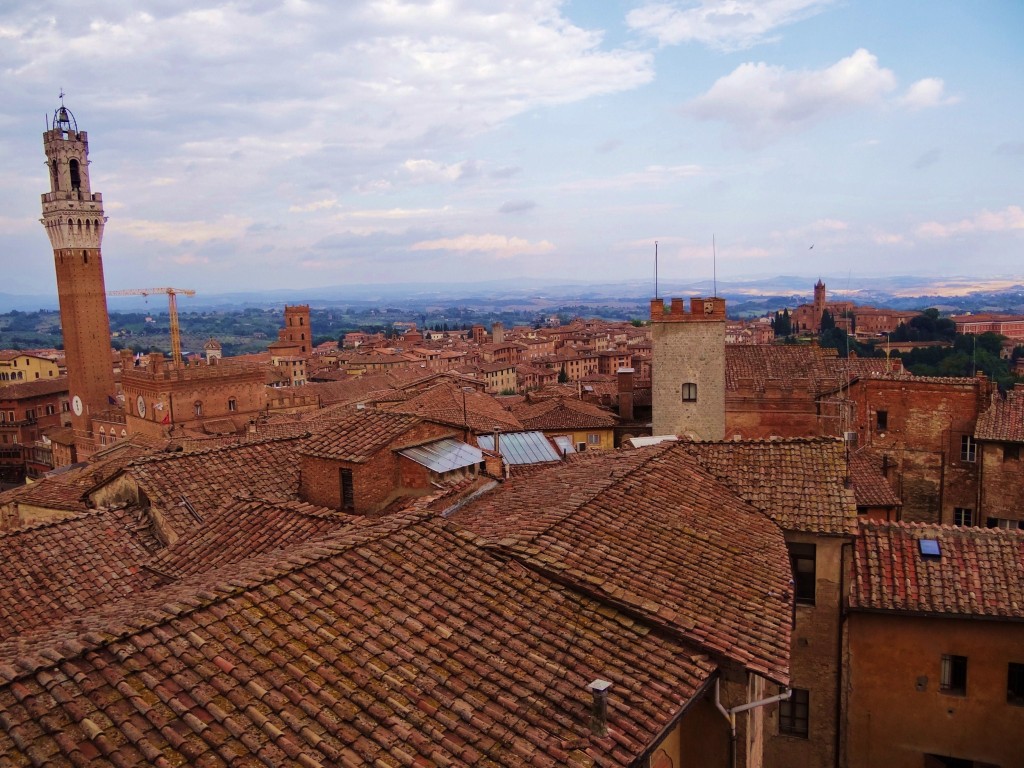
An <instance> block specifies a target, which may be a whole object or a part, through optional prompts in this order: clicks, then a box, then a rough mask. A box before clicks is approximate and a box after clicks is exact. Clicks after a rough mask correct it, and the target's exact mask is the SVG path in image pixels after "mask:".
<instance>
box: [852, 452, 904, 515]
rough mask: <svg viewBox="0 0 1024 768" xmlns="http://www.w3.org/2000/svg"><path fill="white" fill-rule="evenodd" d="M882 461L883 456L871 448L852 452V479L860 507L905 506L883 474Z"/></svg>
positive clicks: (854, 492) (854, 493)
mask: <svg viewBox="0 0 1024 768" xmlns="http://www.w3.org/2000/svg"><path fill="white" fill-rule="evenodd" d="M889 461H891V459H889ZM882 462H883V458H882V456H881V455H880V454H878V453H875V452H874V451H873V450H871V449H870V448H862V449H861V450H859V451H855V452H854V453H851V454H850V480H851V481H852V483H853V495H854V497H855V498H856V499H857V506H858V507H900V506H903V502H902V501H901V500H900V497H899V496H897V495H896V491H894V490H893V489H892V486H891V485H889V481H888V480H886V479H885V475H883V474H882Z"/></svg>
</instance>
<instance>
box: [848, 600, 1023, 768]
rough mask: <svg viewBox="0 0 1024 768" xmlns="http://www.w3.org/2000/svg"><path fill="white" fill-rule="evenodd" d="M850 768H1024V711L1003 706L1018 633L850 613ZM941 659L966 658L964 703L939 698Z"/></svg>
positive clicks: (990, 624)
mask: <svg viewBox="0 0 1024 768" xmlns="http://www.w3.org/2000/svg"><path fill="white" fill-rule="evenodd" d="M847 626H848V631H849V655H850V671H849V680H848V691H847V695H848V698H849V706H848V709H847V711H846V721H847V726H846V727H847V734H846V743H847V757H848V761H847V765H848V766H849V768H877V766H886V768H921V766H922V764H923V759H924V758H923V757H922V756H923V755H925V754H935V755H941V756H944V757H957V758H961V759H965V760H974V761H977V762H982V763H989V764H992V765H996V766H1001V767H1002V768H1014V767H1016V768H1020V766H1024V706H1015V705H1013V704H1008V703H1007V701H1006V682H1007V663H1008V662H1015V663H1024V623H1021V622H1018V623H1013V622H1005V621H979V620H971V619H945V618H925V617H913V616H903V615H898V614H878V613H863V612H853V613H851V614H850V615H849V617H848V619H847ZM943 654H952V655H958V656H966V657H967V694H966V695H965V696H955V695H950V694H946V693H942V692H940V691H939V673H940V667H941V659H942V656H943Z"/></svg>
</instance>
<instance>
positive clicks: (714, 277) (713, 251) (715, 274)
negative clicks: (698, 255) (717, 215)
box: [711, 232, 718, 299]
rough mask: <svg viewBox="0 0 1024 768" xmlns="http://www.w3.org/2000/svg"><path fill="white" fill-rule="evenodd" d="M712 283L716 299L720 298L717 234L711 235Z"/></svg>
mask: <svg viewBox="0 0 1024 768" xmlns="http://www.w3.org/2000/svg"><path fill="white" fill-rule="evenodd" d="M711 283H712V287H713V290H714V292H715V298H716V299H717V298H718V249H717V248H715V234H714V232H712V233H711Z"/></svg>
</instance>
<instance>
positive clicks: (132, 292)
mask: <svg viewBox="0 0 1024 768" xmlns="http://www.w3.org/2000/svg"><path fill="white" fill-rule="evenodd" d="M156 293H166V294H167V311H168V314H169V315H170V316H171V359H172V360H174V362H175V363H180V362H181V329H180V328H179V327H178V294H181V295H182V296H195V295H196V292H195V291H193V290H191V289H189V288H124V289H122V290H120V291H107V296H151V295H153V294H156Z"/></svg>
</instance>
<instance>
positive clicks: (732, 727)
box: [715, 678, 793, 768]
mask: <svg viewBox="0 0 1024 768" xmlns="http://www.w3.org/2000/svg"><path fill="white" fill-rule="evenodd" d="M720 680H721V678H719V679H718V680H715V707H717V708H718V711H719V712H721V713H722V717H724V718H725V719H726V720H728V721H729V768H736V715H738V714H739V713H740V712H746V711H747V710H749V709H757V708H758V707H763V706H766V705H768V704H774V703H775V702H777V701H785V700H786V699H788V698H789V697H790V696H792V695H793V689H792V688H786V690H784V691H783V692H782V693H777V694H776V695H774V696H769V697H768V698H767V699H758V700H757V701H750V702H747V703H746V704H740V705H739V706H738V707H731V708H729V709H726V708H725V707H724V706H722V700H721V697H720V687H719V682H720Z"/></svg>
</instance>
